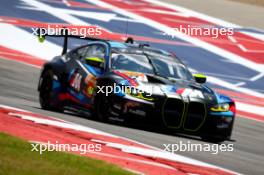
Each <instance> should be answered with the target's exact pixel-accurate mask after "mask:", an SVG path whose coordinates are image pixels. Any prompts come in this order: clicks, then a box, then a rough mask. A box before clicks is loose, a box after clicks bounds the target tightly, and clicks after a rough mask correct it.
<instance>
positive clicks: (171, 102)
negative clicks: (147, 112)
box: [163, 98, 185, 128]
mask: <svg viewBox="0 0 264 175" xmlns="http://www.w3.org/2000/svg"><path fill="white" fill-rule="evenodd" d="M184 108H185V107H184V103H183V101H182V100H181V99H174V98H168V99H167V100H166V102H165V103H164V106H163V121H164V123H165V125H167V126H168V127H172V128H179V127H180V125H181V120H182V117H183V113H184Z"/></svg>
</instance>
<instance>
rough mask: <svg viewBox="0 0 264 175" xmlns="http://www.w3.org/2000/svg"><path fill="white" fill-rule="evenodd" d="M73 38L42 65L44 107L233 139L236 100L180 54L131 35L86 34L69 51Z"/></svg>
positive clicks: (103, 119)
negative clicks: (125, 40)
mask: <svg viewBox="0 0 264 175" xmlns="http://www.w3.org/2000/svg"><path fill="white" fill-rule="evenodd" d="M67 39H68V37H67V38H65V42H64V48H63V53H62V55H60V56H56V57H55V58H53V59H52V60H51V61H49V62H47V63H46V64H45V65H44V66H43V68H42V71H41V75H40V79H39V85H38V91H39V100H40V105H41V107H42V108H43V109H47V110H57V111H63V110H64V109H68V110H69V109H70V110H74V111H84V112H89V113H90V114H91V115H92V116H94V117H97V119H99V120H101V121H108V120H111V119H115V120H116V119H118V120H120V121H123V122H129V121H132V120H134V119H137V120H138V119H139V120H142V121H148V122H150V123H151V122H153V123H155V124H158V125H161V126H162V127H164V128H167V129H168V130H170V131H173V132H175V131H177V132H183V133H188V134H193V135H199V136H201V137H202V138H203V139H206V140H208V141H215V142H221V141H224V140H227V139H230V136H231V133H232V127H233V123H234V119H235V103H234V101H233V100H232V99H230V98H229V97H227V96H225V95H222V94H218V93H216V92H214V91H213V90H212V89H210V88H209V87H208V86H206V85H205V82H206V77H205V76H204V75H203V74H194V75H192V74H191V72H190V71H189V70H188V68H187V66H186V65H185V64H184V63H183V62H182V61H181V60H180V59H179V58H177V57H176V56H175V55H174V54H172V53H169V52H167V51H164V50H160V49H155V48H152V47H150V46H149V45H146V44H132V43H133V40H132V39H131V38H130V40H131V41H130V43H129V42H128V43H123V42H116V41H111V40H101V39H91V38H90V39H89V38H86V39H87V40H88V42H87V44H86V45H83V46H80V47H77V48H75V49H73V50H70V51H67ZM128 41H129V40H128ZM154 121H155V122H154Z"/></svg>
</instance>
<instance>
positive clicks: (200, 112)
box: [184, 102, 206, 131]
mask: <svg viewBox="0 0 264 175" xmlns="http://www.w3.org/2000/svg"><path fill="white" fill-rule="evenodd" d="M205 117H206V107H205V104H203V103H200V102H190V103H189V105H188V111H187V115H186V119H185V122H184V129H186V130H192V131H196V130H198V129H199V128H200V126H201V125H202V124H203V122H204V120H205Z"/></svg>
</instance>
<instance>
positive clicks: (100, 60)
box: [85, 57, 104, 69]
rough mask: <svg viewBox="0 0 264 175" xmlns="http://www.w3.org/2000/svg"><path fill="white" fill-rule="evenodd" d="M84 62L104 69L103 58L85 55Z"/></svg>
mask: <svg viewBox="0 0 264 175" xmlns="http://www.w3.org/2000/svg"><path fill="white" fill-rule="evenodd" d="M85 62H86V64H88V65H91V66H93V67H96V68H99V69H104V59H103V58H98V57H86V58H85Z"/></svg>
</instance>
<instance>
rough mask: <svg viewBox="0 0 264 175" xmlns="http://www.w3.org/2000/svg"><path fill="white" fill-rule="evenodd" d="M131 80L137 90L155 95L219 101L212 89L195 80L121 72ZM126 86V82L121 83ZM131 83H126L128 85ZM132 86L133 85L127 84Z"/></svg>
mask: <svg viewBox="0 0 264 175" xmlns="http://www.w3.org/2000/svg"><path fill="white" fill-rule="evenodd" d="M119 72H120V73H122V74H124V75H125V76H127V77H129V79H130V80H133V81H135V82H136V83H133V84H136V88H138V89H140V90H143V91H145V92H147V93H150V94H153V95H160V94H179V95H181V96H182V97H193V98H201V99H206V100H209V101H217V97H216V95H215V93H214V91H213V90H212V89H210V88H209V87H207V86H206V85H203V84H199V83H196V82H195V80H190V81H187V80H181V79H169V78H166V77H160V76H156V75H152V74H144V73H141V72H131V71H119ZM121 83H122V84H124V82H121ZM127 83H129V82H126V83H125V84H127ZM127 85H131V83H129V84H127Z"/></svg>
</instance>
